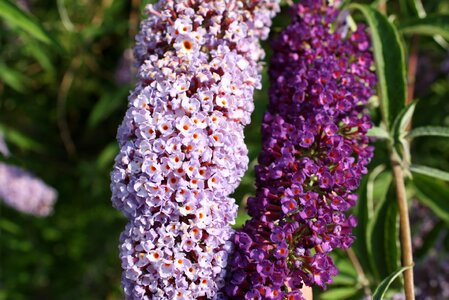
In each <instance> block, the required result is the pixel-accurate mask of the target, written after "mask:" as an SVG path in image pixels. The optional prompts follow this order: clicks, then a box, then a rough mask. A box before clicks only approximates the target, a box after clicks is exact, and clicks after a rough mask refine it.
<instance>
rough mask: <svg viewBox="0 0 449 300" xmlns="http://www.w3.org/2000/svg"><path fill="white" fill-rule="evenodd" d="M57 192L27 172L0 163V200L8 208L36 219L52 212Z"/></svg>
mask: <svg viewBox="0 0 449 300" xmlns="http://www.w3.org/2000/svg"><path fill="white" fill-rule="evenodd" d="M56 197H57V192H56V191H55V190H54V189H53V188H51V187H49V186H48V185H46V184H45V183H44V182H43V181H42V180H40V179H39V178H36V177H35V176H33V175H32V174H30V173H28V172H27V171H25V170H23V169H21V168H18V167H15V166H12V165H8V164H5V163H0V199H2V200H3V202H4V203H5V204H7V205H9V206H10V207H12V208H14V209H16V210H18V211H21V212H24V213H27V214H31V215H35V216H38V217H45V216H48V215H49V214H50V213H51V212H52V211H53V205H54V203H55V202H56Z"/></svg>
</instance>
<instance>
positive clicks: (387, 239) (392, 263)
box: [367, 185, 399, 279]
mask: <svg viewBox="0 0 449 300" xmlns="http://www.w3.org/2000/svg"><path fill="white" fill-rule="evenodd" d="M398 221H399V218H398V205H397V201H396V199H395V194H394V187H393V185H390V189H389V191H388V193H387V196H386V197H385V198H384V199H383V201H382V202H381V203H379V204H378V206H377V208H376V211H375V213H374V217H373V218H372V219H370V220H369V223H368V228H367V249H368V257H369V259H370V261H371V267H372V269H373V270H374V275H375V276H376V277H377V278H379V279H380V278H384V277H386V276H388V274H390V273H391V272H393V271H394V270H396V269H397V268H398V266H399V245H398V238H399V222H398Z"/></svg>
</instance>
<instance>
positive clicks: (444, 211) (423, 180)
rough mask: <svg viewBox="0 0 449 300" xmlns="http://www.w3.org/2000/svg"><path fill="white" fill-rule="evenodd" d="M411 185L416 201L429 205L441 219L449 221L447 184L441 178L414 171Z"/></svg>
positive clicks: (448, 189)
mask: <svg viewBox="0 0 449 300" xmlns="http://www.w3.org/2000/svg"><path fill="white" fill-rule="evenodd" d="M413 186H414V188H415V191H416V195H417V196H418V197H417V199H418V201H419V202H421V203H422V204H424V205H426V206H427V207H429V208H430V209H431V210H432V211H433V212H434V213H435V214H436V215H437V216H438V217H439V218H441V219H442V220H443V221H445V222H446V223H449V201H448V195H449V185H448V184H447V183H445V182H443V181H441V180H438V179H434V178H432V177H429V176H426V175H422V174H418V173H414V174H413Z"/></svg>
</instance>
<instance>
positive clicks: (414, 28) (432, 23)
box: [399, 15, 449, 40]
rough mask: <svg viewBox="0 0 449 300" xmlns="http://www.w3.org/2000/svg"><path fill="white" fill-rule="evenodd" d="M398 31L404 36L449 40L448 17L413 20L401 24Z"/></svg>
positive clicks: (435, 16)
mask: <svg viewBox="0 0 449 300" xmlns="http://www.w3.org/2000/svg"><path fill="white" fill-rule="evenodd" d="M399 28H400V30H401V31H402V32H403V33H406V34H418V35H427V36H435V35H440V36H442V37H444V38H445V39H446V40H447V39H449V15H434V16H427V17H425V18H415V19H411V20H407V21H405V22H402V23H401V25H400V27H399Z"/></svg>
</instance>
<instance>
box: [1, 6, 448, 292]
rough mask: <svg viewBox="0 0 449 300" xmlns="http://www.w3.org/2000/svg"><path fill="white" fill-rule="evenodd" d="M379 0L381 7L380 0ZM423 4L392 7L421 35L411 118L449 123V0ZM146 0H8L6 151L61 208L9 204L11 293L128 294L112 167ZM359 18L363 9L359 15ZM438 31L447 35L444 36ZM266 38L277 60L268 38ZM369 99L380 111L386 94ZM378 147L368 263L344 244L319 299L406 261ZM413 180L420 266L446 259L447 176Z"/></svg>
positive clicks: (443, 161)
mask: <svg viewBox="0 0 449 300" xmlns="http://www.w3.org/2000/svg"><path fill="white" fill-rule="evenodd" d="M347 2H348V1H347ZM352 2H354V1H352ZM374 2H375V3H373V5H375V6H377V5H378V4H379V3H378V2H382V1H374ZM358 3H363V1H358ZM365 3H366V4H371V3H370V2H369V1H365ZM398 3H400V6H399V4H398ZM416 3H417V2H416V1H409V0H402V1H399V2H396V1H392V3H388V6H387V10H388V13H389V14H390V15H392V18H390V19H391V20H392V22H393V24H395V25H397V26H398V27H399V28H401V30H402V31H400V39H401V41H403V43H404V45H405V50H406V51H405V52H406V53H405V54H406V55H405V58H406V61H407V60H408V57H409V53H410V52H411V44H412V40H411V38H410V33H419V35H420V37H419V48H418V51H417V53H418V71H417V73H416V74H417V77H416V86H415V96H416V98H419V99H420V101H419V102H418V104H417V106H416V113H415V116H414V117H413V127H420V126H425V125H435V126H446V127H448V126H449V102H448V99H449V54H448V50H447V49H448V48H447V44H446V45H445V44H444V38H445V37H446V38H447V37H448V35H449V29H448V27H449V23H448V22H447V14H449V1H447V0H444V1H437V0H428V1H425V3H424V10H425V11H426V12H427V13H428V14H429V15H433V14H438V15H439V17H432V18H433V19H432V18H431V19H422V20H425V21H422V20H421V21H420V20H419V18H418V17H423V16H422V15H419V13H421V14H422V11H421V12H420V11H419V10H417V9H416V6H415V4H416ZM144 4H145V3H143V1H142V2H141V1H138V0H133V1H122V0H101V1H88V0H77V1H74V0H57V1H48V0H45V1H44V0H41V1H37V0H29V1H25V0H21V1H17V2H11V0H0V130H2V131H3V132H4V134H5V136H6V140H7V142H8V144H9V146H10V150H11V152H12V154H13V155H12V157H11V158H8V160H7V161H8V162H9V163H14V164H16V165H19V166H22V167H24V168H27V169H29V170H32V171H33V172H34V173H35V174H37V175H38V176H40V177H42V178H43V179H44V180H45V181H46V182H47V183H48V184H50V185H52V186H53V187H55V188H56V189H57V190H58V192H59V199H58V202H57V204H56V207H55V212H54V214H53V215H52V216H50V217H48V218H45V219H39V218H35V217H31V216H28V215H24V214H21V213H18V212H16V211H14V210H12V209H10V208H8V207H6V206H5V205H3V204H0V299H13V300H14V299H86V300H88V299H121V298H122V292H121V287H120V275H121V268H120V261H119V259H118V248H117V247H118V236H119V233H120V232H121V230H122V229H123V228H124V225H125V219H124V217H122V216H121V215H120V213H118V212H117V211H115V210H114V209H113V208H112V207H111V203H110V190H109V172H110V170H111V167H112V162H113V158H114V156H115V154H116V152H117V151H118V148H117V145H116V141H115V134H116V130H117V126H118V124H119V123H120V122H121V120H122V118H123V115H124V112H125V109H126V104H127V101H126V96H127V94H128V93H129V91H130V90H131V89H132V88H133V75H132V68H131V64H132V54H131V52H130V50H129V49H130V47H132V46H133V36H134V35H135V32H136V30H137V27H138V21H139V19H140V15H139V12H141V11H142V7H143V5H144ZM16 5H17V6H16ZM418 8H419V6H418ZM445 14H446V16H444V15H445ZM287 15H288V13H287V4H286V3H283V10H282V12H281V13H280V14H279V15H278V16H277V17H276V19H275V20H274V25H273V30H272V35H275V34H276V33H277V32H279V31H280V30H281V28H283V27H284V26H285V25H286V24H287V22H288V18H286V16H287ZM354 16H355V18H356V19H359V18H360V19H361V14H357V13H355V14H354ZM435 33H438V34H440V35H439V36H437V38H434V36H433V35H434V34H435ZM435 39H436V40H437V41H438V42H439V44H438V43H436V42H435ZM264 47H265V49H266V51H267V59H269V57H270V49H269V43H268V42H265V43H264ZM388 47H389V46H387V48H386V49H387V51H389V49H390V48H388ZM263 75H264V90H263V91H258V92H257V93H256V96H255V103H256V111H255V112H254V114H253V123H252V124H251V125H250V126H248V128H247V129H246V142H247V145H248V148H249V154H250V161H251V164H250V167H249V171H248V172H247V174H246V175H245V177H244V178H243V180H242V184H241V186H240V187H239V188H238V190H237V191H236V193H235V195H234V196H235V198H236V199H237V201H239V202H240V203H241V209H240V214H239V218H238V220H237V226H239V225H241V224H242V223H243V222H244V220H245V218H246V214H245V212H244V203H245V199H246V198H247V196H248V195H251V194H254V186H253V183H254V173H253V167H254V165H255V164H256V162H257V155H258V152H259V149H260V146H259V144H260V133H259V128H260V122H261V119H262V115H263V112H264V109H265V106H266V103H267V88H268V81H267V76H266V68H265V70H264V73H263ZM371 109H372V115H373V117H374V119H375V120H376V123H378V122H379V120H380V115H379V110H378V103H377V102H376V101H375V100H374V101H373V105H372V107H371ZM395 115H396V113H395V114H394V115H393V117H394V116H395ZM448 141H449V140H448V139H444V138H442V137H435V136H431V137H428V136H425V137H419V138H416V140H415V141H414V142H413V143H412V149H411V154H412V157H413V159H412V161H413V163H416V164H419V165H426V166H431V167H435V168H438V169H441V170H446V171H449V142H448ZM376 149H377V150H376V155H375V158H374V160H373V162H372V163H371V165H370V174H369V176H366V177H365V179H364V182H363V184H362V186H361V188H360V200H361V201H359V205H358V207H356V208H355V211H354V212H355V213H356V215H357V216H358V218H359V225H360V226H359V227H358V229H357V230H356V232H355V234H356V235H357V237H358V239H357V242H356V244H355V245H354V253H355V255H356V256H357V257H358V260H359V262H360V265H361V266H360V267H361V268H362V269H363V271H364V272H363V274H362V273H360V269H357V268H354V265H353V263H351V260H350V259H349V258H348V255H347V254H346V253H344V252H339V253H336V256H335V257H336V261H337V263H338V265H339V268H340V270H341V274H340V275H339V276H338V277H337V278H336V279H335V284H334V285H332V286H331V287H329V289H328V291H327V292H325V293H324V294H321V295H319V294H320V293H321V292H320V291H318V290H317V291H315V295H316V298H318V299H350V298H352V299H360V298H361V297H362V296H363V294H364V293H366V292H367V290H371V291H374V289H375V287H376V286H377V285H378V284H379V283H380V281H381V280H382V279H384V278H385V277H387V276H388V275H389V274H391V272H393V271H395V270H396V269H397V268H398V267H399V264H398V259H399V254H398V247H399V246H398V242H397V240H398V239H397V235H398V231H397V214H396V212H395V210H396V209H397V208H396V207H395V203H396V202H395V199H394V197H395V195H394V192H392V191H391V188H390V187H389V186H390V182H391V176H390V174H389V168H390V166H389V158H388V153H387V148H386V146H385V143H384V142H383V141H382V140H379V141H377V142H376ZM2 159H3V158H2ZM407 188H408V190H407V192H408V196H409V198H410V205H411V215H412V230H413V234H414V237H415V239H414V247H415V249H414V251H415V261H416V264H417V268H416V269H418V270H420V269H419V267H420V263H421V264H422V265H424V266H425V265H426V264H427V262H428V260H429V259H433V260H436V261H438V262H439V261H446V263H447V264H448V265H449V257H448V255H447V253H448V252H449V199H448V198H449V186H448V185H447V184H446V183H444V182H443V181H438V180H436V179H433V178H432V179H431V177H429V176H426V175H419V174H415V175H414V180H413V183H412V181H411V180H408V181H407ZM416 200H419V202H420V203H422V204H418V202H417V201H416ZM413 218H414V219H413ZM426 222H427V223H426ZM429 222H430V223H429ZM423 224H427V225H426V226H427V227H425V225H423ZM429 224H431V225H429ZM423 228H428V230H424V231H423ZM437 264H440V265H441V263H437ZM423 270H424V271H423ZM423 270H420V271H419V273H420V274H424V272H425V270H426V269H425V268H424V269H423ZM447 272H448V273H447V274H448V276H449V270H447ZM421 277H422V276H421ZM420 280H421V281H422V282H421V283H420ZM446 280H447V279H446ZM426 281H427V282H428V281H429V279H428V278H427V279H426V277H425V276H424V277H423V278H421V279H420V277H419V276H418V277H417V282H416V284H417V285H420V284H422V285H423V286H424V284H425V282H426ZM443 282H444V280H443ZM446 283H447V282H446ZM448 285H449V283H448ZM399 287H400V283H399V281H396V282H395V283H393V288H399ZM393 293H394V289H393Z"/></svg>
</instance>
